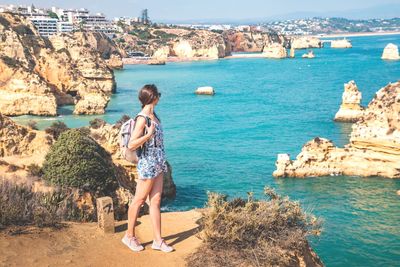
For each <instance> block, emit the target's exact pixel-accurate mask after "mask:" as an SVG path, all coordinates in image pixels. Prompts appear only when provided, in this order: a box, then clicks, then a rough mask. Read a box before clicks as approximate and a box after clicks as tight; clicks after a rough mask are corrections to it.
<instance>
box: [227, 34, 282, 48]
mask: <svg viewBox="0 0 400 267" xmlns="http://www.w3.org/2000/svg"><path fill="white" fill-rule="evenodd" d="M224 37H225V39H226V40H227V42H228V43H229V44H230V46H231V49H232V51H233V52H262V51H263V49H264V47H265V46H269V45H270V44H272V43H279V44H282V45H283V46H285V47H287V46H288V43H289V42H288V40H287V39H286V38H285V37H284V36H283V35H280V34H277V33H264V32H252V31H251V32H240V31H235V30H230V31H226V32H224Z"/></svg>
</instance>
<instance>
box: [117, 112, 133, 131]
mask: <svg viewBox="0 0 400 267" xmlns="http://www.w3.org/2000/svg"><path fill="white" fill-rule="evenodd" d="M130 119H131V117H129V116H128V115H126V114H124V115H122V117H121V118H120V119H119V120H118V121H117V122H116V123H115V125H114V127H117V128H120V127H121V126H122V124H124V123H125V122H127V121H128V120H130Z"/></svg>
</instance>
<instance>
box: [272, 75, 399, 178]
mask: <svg viewBox="0 0 400 267" xmlns="http://www.w3.org/2000/svg"><path fill="white" fill-rule="evenodd" d="M399 114H400V82H396V83H394V84H389V85H387V86H386V87H384V88H382V89H380V90H379V91H378V92H377V93H376V95H375V97H374V99H373V100H372V101H371V102H370V103H369V105H368V107H367V109H366V110H365V112H364V115H363V116H362V118H361V119H360V120H359V121H358V122H356V123H355V124H353V127H352V132H351V136H350V143H349V144H347V145H346V146H345V147H344V148H339V147H336V146H335V145H334V144H333V142H332V141H330V140H327V139H324V138H319V137H317V138H315V139H313V140H311V141H309V142H308V143H306V144H305V145H304V146H303V148H302V151H301V153H300V154H299V155H298V156H297V157H296V160H291V159H290V157H289V155H288V154H280V155H278V159H277V162H276V170H275V171H274V173H273V175H274V176H275V177H287V176H289V177H307V176H328V175H356V176H382V177H388V178H400V168H399V162H400V117H399Z"/></svg>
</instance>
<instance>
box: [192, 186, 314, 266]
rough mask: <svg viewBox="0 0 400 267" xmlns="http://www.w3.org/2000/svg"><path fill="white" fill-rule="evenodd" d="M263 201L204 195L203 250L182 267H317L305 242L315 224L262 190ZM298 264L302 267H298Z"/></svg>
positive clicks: (296, 206)
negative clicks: (205, 201)
mask: <svg viewBox="0 0 400 267" xmlns="http://www.w3.org/2000/svg"><path fill="white" fill-rule="evenodd" d="M264 193H265V195H266V196H267V198H268V199H267V200H254V199H253V197H252V194H249V197H248V199H247V200H245V199H241V198H236V199H233V200H230V201H228V200H227V197H226V196H225V195H220V194H215V193H210V194H209V198H208V203H207V206H206V209H205V211H204V212H203V218H202V220H201V221H200V225H201V227H202V230H203V231H202V232H201V234H200V236H201V238H202V239H203V242H204V243H203V245H202V246H201V247H200V248H199V249H198V250H197V251H196V252H195V253H193V254H192V255H190V257H189V258H188V266H193V267H196V266H322V262H321V261H320V260H319V258H318V257H317V256H316V255H315V253H313V252H312V251H311V250H310V248H309V245H308V242H307V239H306V237H307V235H309V234H318V233H319V231H320V229H321V228H320V226H321V225H320V222H319V220H317V219H316V218H315V217H313V216H311V215H309V214H307V213H305V212H304V211H303V210H302V209H301V207H300V204H299V203H298V202H293V201H290V200H289V199H288V198H287V197H281V196H279V195H278V194H276V193H275V192H274V191H273V190H272V189H270V188H268V187H266V188H265V189H264ZM302 263H303V265H301V264H302Z"/></svg>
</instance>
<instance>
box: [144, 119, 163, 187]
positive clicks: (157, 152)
mask: <svg viewBox="0 0 400 267" xmlns="http://www.w3.org/2000/svg"><path fill="white" fill-rule="evenodd" d="M152 123H154V124H155V129H154V134H153V136H152V137H151V138H150V139H149V140H147V142H146V143H145V144H144V146H143V151H142V154H141V155H140V157H139V161H138V164H137V171H138V174H139V179H153V178H156V177H157V176H158V175H159V174H160V173H162V172H167V164H166V158H165V151H164V134H163V129H162V126H161V124H159V123H156V122H155V121H152Z"/></svg>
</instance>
